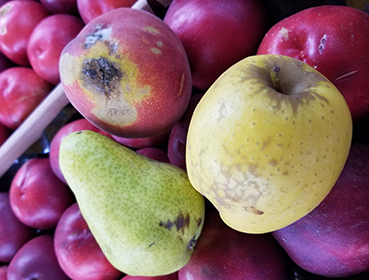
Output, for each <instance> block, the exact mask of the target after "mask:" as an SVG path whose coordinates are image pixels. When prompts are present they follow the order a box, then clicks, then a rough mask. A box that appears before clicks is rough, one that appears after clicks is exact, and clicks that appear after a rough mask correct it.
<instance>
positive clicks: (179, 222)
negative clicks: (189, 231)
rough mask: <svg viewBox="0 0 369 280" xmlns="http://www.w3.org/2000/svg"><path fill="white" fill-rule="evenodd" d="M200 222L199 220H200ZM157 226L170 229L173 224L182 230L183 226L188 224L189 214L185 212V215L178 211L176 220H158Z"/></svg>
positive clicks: (178, 229)
mask: <svg viewBox="0 0 369 280" xmlns="http://www.w3.org/2000/svg"><path fill="white" fill-rule="evenodd" d="M200 223H201V221H200ZM159 226H161V227H164V228H166V229H168V230H171V229H172V227H173V226H175V227H176V229H177V231H182V233H183V232H184V230H185V228H186V227H187V228H188V227H189V226H190V215H189V214H187V215H186V216H185V215H183V213H179V215H178V217H177V219H176V220H174V221H173V222H172V221H171V220H168V221H166V222H163V221H160V223H159Z"/></svg>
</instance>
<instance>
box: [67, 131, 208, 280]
mask: <svg viewBox="0 0 369 280" xmlns="http://www.w3.org/2000/svg"><path fill="white" fill-rule="evenodd" d="M60 167H61V170H62V172H63V175H64V176H65V178H66V180H67V182H68V184H69V186H70V188H71V189H72V190H73V192H74V194H75V196H76V199H77V202H78V205H79V207H80V210H81V213H82V215H83V217H84V218H85V220H86V222H87V223H88V225H89V228H90V230H91V232H92V234H93V235H94V237H95V239H96V241H97V242H98V243H99V245H100V247H101V248H102V250H103V252H104V254H105V255H106V257H107V258H108V260H109V261H110V262H111V263H112V265H114V266H115V267H116V268H117V269H119V270H121V271H123V272H124V273H127V274H130V275H142V276H156V275H164V274H169V273H172V272H174V271H177V270H178V269H180V268H182V267H183V266H184V265H185V264H186V263H187V262H188V260H189V258H190V256H191V253H192V251H193V248H194V246H195V244H196V240H197V239H198V237H199V235H200V233H201V230H202V226H203V222H204V212H205V204H204V197H203V196H202V195H201V194H200V193H198V192H197V191H196V190H195V189H194V188H193V187H192V185H191V184H190V182H189V180H188V177H187V174H186V172H185V171H183V170H182V169H180V168H178V167H176V166H173V165H170V164H167V163H162V162H158V161H154V160H151V159H149V158H147V157H145V156H142V155H140V154H138V153H136V152H135V151H133V150H130V149H129V148H126V147H124V146H122V145H120V144H118V143H116V142H115V141H113V140H111V139H109V138H107V137H105V136H103V135H101V134H98V133H95V132H92V131H87V130H86V131H79V132H75V133H72V134H69V135H68V136H66V137H65V138H64V140H63V141H62V143H61V146H60Z"/></svg>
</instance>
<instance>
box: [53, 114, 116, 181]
mask: <svg viewBox="0 0 369 280" xmlns="http://www.w3.org/2000/svg"><path fill="white" fill-rule="evenodd" d="M80 130H92V131H95V132H98V133H100V134H102V135H105V136H107V137H110V138H111V135H110V134H108V133H106V132H104V131H102V130H101V129H99V128H97V127H96V126H94V125H92V124H91V123H90V122H89V121H87V120H86V119H84V118H82V119H78V120H75V121H72V122H70V123H68V124H66V125H64V126H63V127H62V128H60V130H59V131H58V132H57V133H56V134H55V136H54V138H53V139H52V140H51V144H50V153H49V159H50V165H51V168H52V170H53V172H54V174H55V175H56V176H57V177H58V178H59V179H60V180H61V181H63V182H64V183H65V184H67V181H66V180H65V178H64V176H63V173H62V172H61V170H60V166H59V148H60V143H61V141H62V140H63V138H64V137H65V136H67V135H68V134H70V133H72V132H75V131H80Z"/></svg>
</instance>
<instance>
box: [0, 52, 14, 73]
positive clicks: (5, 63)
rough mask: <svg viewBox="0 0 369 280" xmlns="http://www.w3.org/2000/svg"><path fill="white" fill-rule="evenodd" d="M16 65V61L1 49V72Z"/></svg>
mask: <svg viewBox="0 0 369 280" xmlns="http://www.w3.org/2000/svg"><path fill="white" fill-rule="evenodd" d="M13 66H15V64H14V62H12V61H10V60H9V58H7V57H6V56H5V55H4V54H3V53H2V52H1V51H0V73H1V72H3V71H4V70H5V69H8V68H10V67H13Z"/></svg>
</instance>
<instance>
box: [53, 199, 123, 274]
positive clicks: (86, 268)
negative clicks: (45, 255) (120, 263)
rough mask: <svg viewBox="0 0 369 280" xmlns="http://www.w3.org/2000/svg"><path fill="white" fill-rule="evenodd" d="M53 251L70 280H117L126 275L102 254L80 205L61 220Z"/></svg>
mask: <svg viewBox="0 0 369 280" xmlns="http://www.w3.org/2000/svg"><path fill="white" fill-rule="evenodd" d="M54 247H55V253H56V257H57V259H58V262H59V264H60V267H61V268H62V269H63V271H64V272H65V273H66V274H67V275H68V276H69V277H70V278H71V279H74V280H83V279H89V280H116V279H118V278H119V277H121V275H122V274H123V273H122V272H120V271H118V270H117V269H116V268H114V267H113V266H112V265H111V264H110V263H109V261H108V260H107V258H106V257H105V255H104V254H103V252H102V250H101V248H100V247H99V245H98V244H97V242H96V240H95V238H94V236H93V235H92V233H91V231H90V229H89V227H88V225H87V223H86V221H85V219H84V218H83V216H82V214H81V212H80V210H79V207H78V204H77V203H74V204H72V205H71V206H70V207H69V208H68V209H67V210H65V212H64V213H63V215H62V216H61V218H60V221H59V223H58V225H57V227H56V229H55V235H54Z"/></svg>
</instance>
